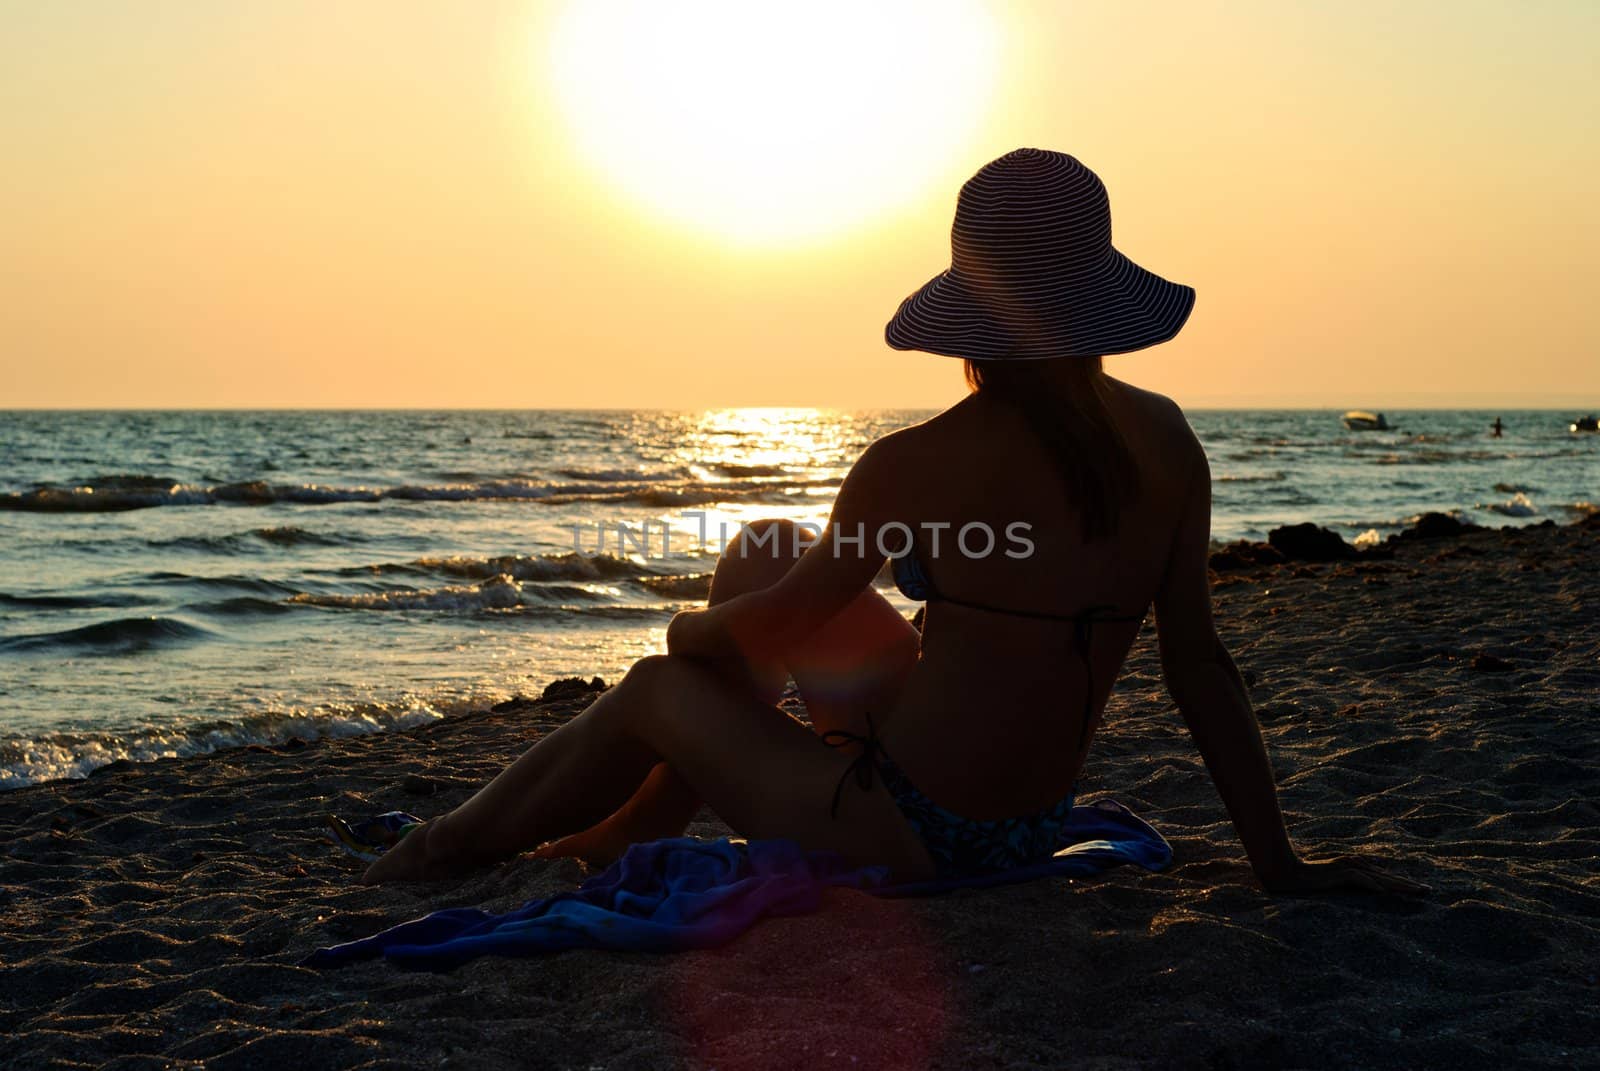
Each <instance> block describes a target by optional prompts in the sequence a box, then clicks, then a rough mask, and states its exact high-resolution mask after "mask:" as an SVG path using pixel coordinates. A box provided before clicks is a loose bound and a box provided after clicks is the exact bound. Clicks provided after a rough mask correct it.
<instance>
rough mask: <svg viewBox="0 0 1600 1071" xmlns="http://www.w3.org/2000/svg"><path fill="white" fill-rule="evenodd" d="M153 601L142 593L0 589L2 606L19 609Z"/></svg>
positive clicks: (108, 606) (95, 607)
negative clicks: (49, 592) (40, 592)
mask: <svg viewBox="0 0 1600 1071" xmlns="http://www.w3.org/2000/svg"><path fill="white" fill-rule="evenodd" d="M152 601H153V600H151V599H147V598H144V597H143V596H140V595H109V594H108V595H8V594H6V593H5V592H3V591H0V606H13V607H16V608H17V609H19V610H100V609H111V608H113V607H125V606H148V605H150V603H151V602H152Z"/></svg>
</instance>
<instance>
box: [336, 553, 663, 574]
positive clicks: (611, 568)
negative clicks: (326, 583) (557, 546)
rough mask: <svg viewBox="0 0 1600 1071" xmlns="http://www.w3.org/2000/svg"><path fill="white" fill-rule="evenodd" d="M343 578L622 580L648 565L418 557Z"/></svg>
mask: <svg viewBox="0 0 1600 1071" xmlns="http://www.w3.org/2000/svg"><path fill="white" fill-rule="evenodd" d="M339 572H340V573H341V574H343V575H359V574H375V575H379V576H382V575H390V574H400V575H410V576H417V575H425V574H437V575H440V576H452V577H459V578H462V579H467V580H487V579H489V578H491V577H496V576H509V577H511V578H512V579H514V580H533V581H544V580H622V579H628V578H632V577H638V576H651V575H653V574H654V571H653V570H652V569H651V567H650V566H648V565H644V564H641V563H639V562H636V561H632V560H630V559H628V558H619V557H617V556H616V555H613V554H579V553H577V552H576V551H567V552H566V553H564V554H504V555H497V556H495V557H492V558H475V557H465V556H459V555H452V556H450V557H441V558H418V559H416V560H415V561H409V562H395V563H386V564H381V565H366V566H356V567H352V568H348V569H341V570H339Z"/></svg>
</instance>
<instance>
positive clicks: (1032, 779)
mask: <svg viewBox="0 0 1600 1071" xmlns="http://www.w3.org/2000/svg"><path fill="white" fill-rule="evenodd" d="M1107 384H1108V386H1109V387H1110V388H1111V389H1110V397H1109V398H1108V399H1107V405H1108V408H1109V409H1110V410H1111V414H1112V416H1113V418H1114V419H1115V420H1116V421H1117V422H1118V424H1119V426H1120V427H1121V429H1122V430H1123V434H1124V436H1125V438H1126V439H1127V441H1128V444H1129V447H1130V450H1131V452H1132V454H1133V459H1134V463H1135V466H1136V468H1137V470H1138V473H1139V477H1140V483H1141V490H1140V493H1139V494H1138V495H1137V496H1136V497H1133V498H1132V499H1131V500H1129V501H1128V502H1127V503H1126V505H1125V507H1124V509H1123V511H1122V514H1121V517H1120V518H1119V521H1118V524H1117V528H1116V531H1115V533H1114V534H1113V535H1111V536H1110V537H1108V538H1104V539H1100V540H1096V541H1093V542H1085V541H1084V539H1083V535H1082V528H1083V524H1082V517H1081V513H1080V510H1079V507H1078V506H1077V505H1076V504H1075V503H1073V502H1071V501H1069V499H1068V497H1067V494H1066V492H1065V490H1064V489H1063V486H1062V482H1061V479H1060V477H1059V475H1058V473H1057V469H1056V468H1055V466H1054V464H1053V462H1052V460H1051V457H1050V455H1049V453H1048V452H1047V449H1046V447H1045V446H1044V445H1043V444H1042V443H1041V442H1040V441H1039V440H1038V438H1037V436H1036V435H1035V434H1034V433H1033V432H1032V430H1031V429H1030V428H1029V426H1028V424H1027V422H1026V419H1025V418H1024V417H1023V415H1022V414H1021V413H1019V412H1018V411H1017V410H1016V409H1014V408H1013V407H1010V406H1007V405H1005V404H1003V403H998V402H995V401H994V400H992V399H989V398H986V397H984V396H983V395H981V394H974V395H972V396H970V397H968V398H967V399H966V400H964V401H963V402H961V403H960V404H958V405H956V406H954V407H953V408H951V409H949V410H947V411H946V412H944V413H942V414H940V415H939V416H937V417H935V418H933V419H932V420H929V421H927V422H926V423H924V424H920V425H917V426H915V427H913V428H908V429H906V430H905V431H903V432H900V433H897V434H896V435H894V436H892V437H890V439H889V440H886V441H885V442H884V443H883V444H881V445H882V446H884V447H887V449H885V450H881V451H880V453H879V456H877V457H875V458H874V461H873V463H874V465H876V466H878V468H879V470H880V471H879V473H878V474H876V475H877V476H878V477H881V476H882V475H883V474H888V475H889V478H890V481H892V487H893V489H892V490H891V491H889V493H890V494H892V495H893V498H894V513H895V514H896V515H897V519H899V520H900V521H901V522H902V523H904V524H905V525H907V526H909V527H910V528H911V529H912V530H913V531H915V532H916V533H917V545H918V556H919V558H920V559H921V561H922V564H923V565H924V567H925V569H926V570H927V572H928V573H929V574H930V575H931V577H932V578H933V580H934V583H935V584H936V585H937V587H938V589H939V590H940V591H941V592H944V593H946V594H947V595H949V596H950V597H951V599H954V600H976V601H981V602H983V603H986V604H990V605H992V606H996V607H1003V608H1006V609H1014V610H1019V611H1025V612H1034V613H1041V614H1052V615H1059V616H1062V617H1067V616H1070V615H1073V614H1076V613H1078V612H1079V611H1081V610H1084V609H1085V608H1088V607H1097V606H1098V607H1109V608H1112V609H1111V610H1110V611H1108V616H1110V615H1115V616H1122V617H1130V616H1131V617H1134V618H1135V619H1137V618H1139V617H1141V616H1142V615H1143V614H1144V613H1145V611H1146V610H1147V609H1148V608H1149V607H1150V605H1151V603H1152V601H1153V600H1154V598H1155V596H1156V594H1157V591H1158V589H1159V587H1160V585H1161V581H1162V578H1163V576H1164V575H1165V574H1166V571H1167V565H1168V561H1169V558H1170V556H1171V553H1172V549H1173V543H1174V538H1173V537H1174V533H1175V532H1176V530H1177V527H1178V523H1179V520H1180V516H1181V513H1182V510H1183V506H1184V503H1185V502H1186V501H1187V500H1189V499H1190V498H1191V497H1192V496H1190V495H1189V494H1187V493H1186V491H1187V487H1186V481H1192V480H1194V479H1196V478H1199V479H1204V466H1203V464H1197V463H1196V457H1195V454H1196V453H1197V452H1198V449H1199V448H1198V445H1197V444H1196V443H1195V441H1194V438H1193V435H1192V433H1191V432H1190V430H1189V427H1188V424H1187V423H1186V422H1185V421H1184V419H1183V417H1182V414H1181V413H1180V412H1179V411H1178V409H1177V407H1176V406H1175V405H1174V404H1173V403H1172V402H1170V401H1168V400H1167V399H1165V398H1163V397H1161V396H1159V395H1155V394H1151V393H1149V392H1146V391H1141V390H1137V389H1136V388H1132V387H1129V386H1126V385H1124V384H1120V383H1117V382H1116V381H1113V380H1107ZM1202 460H1203V459H1202ZM877 482H878V479H876V478H875V479H874V483H877ZM973 524H977V525H982V526H984V527H982V528H973V529H971V530H970V532H969V537H970V538H968V539H967V540H965V542H964V545H963V544H962V543H960V542H958V538H957V537H958V533H959V532H960V531H961V529H962V528H963V526H966V525H973ZM946 525H948V527H946ZM985 530H987V531H992V532H993V533H994V534H995V541H994V546H993V548H992V549H991V550H990V552H989V553H987V554H982V553H981V552H982V550H983V549H984V547H985V546H986V544H987V542H988V540H987V537H986V535H985V534H984V533H985ZM887 542H889V543H891V544H893V543H894V542H895V540H894V539H892V538H891V539H888V540H887ZM1074 629H1075V626H1074V624H1073V623H1071V622H1070V621H1048V620H1039V619H1036V618H1032V617H1027V616H1021V615H1016V614H1004V613H995V612H991V611H987V610H981V609H974V608H971V607H967V606H962V605H959V602H956V601H944V600H935V601H933V602H931V603H930V604H929V607H928V613H927V618H926V622H925V625H924V632H923V647H922V657H921V659H920V660H919V661H918V663H917V665H916V666H915V668H914V669H913V670H912V672H911V674H910V677H909V679H908V680H907V682H906V684H905V687H904V689H903V691H902V692H901V694H900V697H899V701H898V702H897V703H896V704H895V706H894V709H893V710H892V711H889V712H887V714H886V715H885V716H884V717H883V719H882V725H881V729H882V736H883V739H884V742H885V745H886V746H887V748H888V750H889V752H890V754H892V755H893V756H894V758H895V760H896V762H897V763H899V764H900V765H901V767H902V768H904V769H905V770H906V772H907V774H908V775H909V776H910V777H911V779H912V780H913V781H915V782H916V783H917V785H918V786H919V787H920V788H921V789H922V790H923V791H924V792H925V793H927V794H928V795H929V796H930V797H931V798H932V799H934V800H935V801H937V802H938V803H940V804H941V805H943V806H946V807H948V808H949V809H951V810H953V811H956V812H957V813H960V814H964V815H966V816H968V817H971V818H977V819H984V818H998V817H1004V816H1007V815H1013V814H1022V813H1027V812H1029V811H1032V810H1037V809H1039V808H1041V807H1044V806H1046V805H1048V804H1049V803H1051V802H1053V801H1054V800H1057V799H1060V798H1061V797H1062V796H1063V795H1065V794H1066V792H1067V791H1068V790H1069V789H1070V787H1071V784H1072V782H1073V780H1074V779H1075V778H1076V776H1077V774H1078V771H1079V767H1080V766H1081V764H1082V761H1083V757H1084V754H1085V752H1086V750H1087V747H1088V743H1089V740H1090V739H1091V738H1092V727H1091V728H1090V730H1089V731H1088V732H1085V731H1084V725H1083V722H1084V714H1083V709H1084V697H1085V689H1086V687H1087V686H1088V685H1089V683H1090V681H1091V678H1092V683H1093V685H1094V693H1095V694H1093V695H1092V697H1091V702H1090V703H1089V709H1090V710H1091V711H1092V712H1093V713H1092V716H1093V717H1094V718H1096V719H1097V718H1098V715H1099V711H1100V710H1101V708H1102V707H1103V706H1104V703H1105V699H1106V696H1107V694H1108V693H1109V691H1110V689H1111V685H1112V683H1113V682H1114V680H1115V677H1116V674H1117V671H1118V670H1119V668H1120V667H1121V665H1122V662H1123V659H1124V658H1125V657H1126V655H1127V652H1128V649H1129V647H1130V646H1131V645H1132V643H1133V640H1134V637H1135V636H1136V635H1137V634H1138V630H1139V624H1138V621H1137V620H1133V621H1103V622H1100V623H1098V624H1096V625H1094V626H1093V628H1092V631H1091V632H1090V633H1089V635H1090V637H1091V639H1090V642H1089V645H1088V652H1089V660H1090V664H1089V665H1085V661H1084V659H1083V658H1081V657H1080V656H1079V649H1078V647H1077V646H1076V645H1075V638H1074Z"/></svg>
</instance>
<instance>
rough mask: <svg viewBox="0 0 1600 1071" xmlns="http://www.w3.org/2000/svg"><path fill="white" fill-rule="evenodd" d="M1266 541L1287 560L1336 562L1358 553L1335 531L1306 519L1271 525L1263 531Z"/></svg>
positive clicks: (1346, 559) (1350, 557)
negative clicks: (1303, 521) (1266, 530)
mask: <svg viewBox="0 0 1600 1071" xmlns="http://www.w3.org/2000/svg"><path fill="white" fill-rule="evenodd" d="M1267 543H1268V544H1270V545H1271V546H1272V547H1274V548H1275V549H1277V550H1278V552H1279V553H1281V554H1282V555H1283V556H1284V557H1285V558H1287V559H1289V560H1290V561H1301V562H1339V561H1349V560H1350V559H1352V558H1355V557H1357V556H1358V554H1357V551H1356V548H1355V547H1352V546H1351V545H1350V544H1349V543H1346V542H1345V541H1344V537H1342V536H1341V535H1339V533H1338V532H1335V531H1333V530H1332V529H1328V528H1319V527H1318V526H1317V525H1314V524H1312V523H1311V522H1310V521H1306V522H1305V523H1304V524H1289V525H1285V526H1283V527H1282V528H1274V529H1273V530H1272V531H1270V532H1268V533H1267Z"/></svg>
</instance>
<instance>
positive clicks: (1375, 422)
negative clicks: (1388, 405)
mask: <svg viewBox="0 0 1600 1071" xmlns="http://www.w3.org/2000/svg"><path fill="white" fill-rule="evenodd" d="M1340 419H1341V420H1343V421H1344V426H1345V427H1347V428H1349V429H1350V430H1351V431H1388V430H1389V422H1388V421H1387V420H1385V419H1383V414H1382V413H1369V412H1367V411H1366V410H1365V409H1352V410H1350V411H1349V412H1348V413H1346V414H1345V415H1344V416H1343V417H1341V418H1340Z"/></svg>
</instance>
